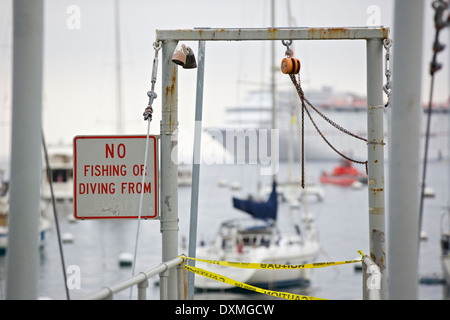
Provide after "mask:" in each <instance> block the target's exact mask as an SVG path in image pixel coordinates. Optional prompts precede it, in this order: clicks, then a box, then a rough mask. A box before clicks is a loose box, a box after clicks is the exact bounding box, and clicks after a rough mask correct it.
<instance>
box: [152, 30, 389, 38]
mask: <svg viewBox="0 0 450 320" xmlns="http://www.w3.org/2000/svg"><path fill="white" fill-rule="evenodd" d="M388 36H389V28H384V27H351V28H241V29H237V28H231V29H228V28H227V29H217V28H216V29H214V28H199V29H177V30H156V41H177V40H185V41H251V40H286V39H290V40H368V39H387V38H388Z"/></svg>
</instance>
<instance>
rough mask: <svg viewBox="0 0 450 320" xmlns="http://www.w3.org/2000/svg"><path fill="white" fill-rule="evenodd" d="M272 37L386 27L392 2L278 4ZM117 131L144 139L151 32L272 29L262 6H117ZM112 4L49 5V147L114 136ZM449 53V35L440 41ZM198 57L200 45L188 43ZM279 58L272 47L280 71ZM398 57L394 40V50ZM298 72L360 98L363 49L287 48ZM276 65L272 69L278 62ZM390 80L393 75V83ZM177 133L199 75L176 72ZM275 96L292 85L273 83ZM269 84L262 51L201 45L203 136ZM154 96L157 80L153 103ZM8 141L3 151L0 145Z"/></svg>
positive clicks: (188, 117) (441, 94)
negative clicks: (120, 124)
mask: <svg viewBox="0 0 450 320" xmlns="http://www.w3.org/2000/svg"><path fill="white" fill-rule="evenodd" d="M11 3H12V0H0V97H1V100H0V124H1V126H0V132H1V133H0V136H1V138H0V143H1V146H0V153H5V152H6V153H7V152H9V148H10V145H9V137H8V134H9V131H10V126H9V124H8V122H9V119H10V116H11V113H10V104H11V87H10V86H11V81H10V80H11V55H12V52H11V43H12V36H11V35H12V12H11ZM275 3H276V7H275V12H276V22H275V24H276V26H277V27H287V26H294V27H349V26H367V25H370V24H373V23H376V24H379V25H384V26H386V27H391V35H392V34H393V29H392V27H393V17H394V1H391V0H342V1H333V0H291V1H290V7H291V11H290V19H289V14H288V9H287V8H288V5H287V4H288V1H286V0H276V1H275ZM424 14H425V19H424V31H425V33H424V42H423V43H424V46H423V57H424V61H423V66H422V69H423V70H424V71H423V80H422V83H423V90H422V98H423V101H425V100H426V99H427V97H428V90H429V76H428V72H427V70H428V66H429V63H430V61H431V52H432V51H431V46H432V41H433V37H434V29H433V11H432V9H431V1H430V0H428V1H425V7H424ZM120 20H121V23H120V28H121V44H122V45H121V56H122V59H121V60H122V61H121V62H122V83H123V108H124V127H125V130H124V131H125V132H124V133H127V134H141V133H145V132H146V123H145V122H144V121H143V119H142V112H143V111H144V109H145V107H146V105H147V102H148V98H147V95H146V92H147V91H148V90H149V89H150V75H151V68H152V60H153V55H154V51H153V48H152V43H153V41H154V40H155V30H156V29H180V28H194V27H213V28H215V27H218V28H240V27H242V28H248V27H262V28H266V27H269V26H270V24H271V22H270V1H269V0H245V1H242V0H226V1H224V0H222V1H220V0H191V1H181V0H169V1H159V0H158V1H157V0H153V1H152V0H126V1H125V0H120ZM114 25H115V20H114V0H46V1H45V54H44V55H45V61H44V70H45V77H44V101H43V102H44V105H43V112H44V116H43V119H44V120H43V121H44V124H43V125H44V132H45V134H46V139H47V141H48V142H49V143H50V144H54V143H57V142H64V143H71V140H72V138H73V137H74V136H75V135H87V134H105V135H107V134H115V133H116V131H115V120H116V119H115V97H116V95H115V47H114V45H115V42H114ZM441 37H442V38H441V41H442V42H445V43H448V38H449V37H448V31H447V30H446V31H444V32H442V34H441ZM187 44H188V45H190V46H191V47H192V49H194V51H195V52H197V43H187ZM284 50H285V48H284V47H283V46H282V44H281V42H277V43H276V51H277V56H279V61H281V59H282V58H283V56H284ZM393 50H395V39H394V47H393ZM449 50H450V49H449V47H447V48H446V50H445V51H444V52H443V53H441V54H440V55H439V61H440V62H442V63H443V64H444V68H443V69H442V70H441V71H440V72H439V73H438V74H437V79H436V86H435V98H436V100H437V101H445V100H446V99H447V97H448V95H449V91H448V88H449V80H448V79H449V76H448V69H449V67H448V65H449V64H450V59H449V58H448V57H449V55H448V51H449ZM294 51H295V56H297V57H298V58H299V59H300V60H301V63H302V71H301V76H302V79H303V81H304V88H305V89H306V90H307V89H312V88H321V87H322V86H325V85H326V86H332V87H333V88H334V90H336V91H352V92H355V93H360V94H365V91H366V64H365V61H366V58H365V57H366V56H365V42H364V41H307V42H299V41H297V42H294ZM277 65H278V60H277ZM393 76H394V77H395V75H393ZM179 77H180V79H179V121H180V130H185V131H192V128H193V123H194V108H195V80H196V70H184V69H180V71H179ZM278 80H279V81H280V84H279V86H280V87H283V88H286V87H287V86H288V85H289V81H286V80H287V79H286V77H283V75H282V74H281V72H280V74H279V75H278ZM269 82H270V45H269V42H214V43H212V42H209V43H207V44H206V70H205V87H204V89H205V93H204V94H205V95H204V113H203V114H204V126H205V127H206V126H208V127H211V126H217V125H220V123H221V122H222V121H223V117H224V108H225V107H226V106H228V105H233V104H236V103H237V102H238V101H239V100H241V99H242V98H243V96H244V95H245V93H246V92H247V91H248V90H254V89H259V88H261V87H262V86H264V85H268V84H269ZM160 91H161V70H159V73H158V83H157V93H158V94H160ZM160 106H161V99H160V97H158V98H157V99H156V101H155V105H154V109H155V114H154V120H153V122H152V129H151V132H152V133H154V134H158V133H159V122H160ZM5 140H6V141H5Z"/></svg>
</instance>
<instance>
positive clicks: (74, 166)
mask: <svg viewBox="0 0 450 320" xmlns="http://www.w3.org/2000/svg"><path fill="white" fill-rule="evenodd" d="M148 137H149V139H153V140H154V146H155V150H154V164H155V168H154V169H155V181H154V183H155V214H154V215H152V216H141V219H152V220H156V219H158V218H159V215H158V187H159V185H158V161H157V160H158V152H157V151H158V138H159V136H156V135H149V136H148ZM145 138H147V136H146V135H121V136H115V135H112V136H108V135H106V136H101V135H92V136H76V137H74V138H73V188H74V192H73V193H74V196H73V206H74V212H73V216H74V218H75V219H77V220H95V219H138V218H139V216H138V215H136V216H110V217H104V216H101V217H100V216H91V217H78V216H77V197H76V196H77V193H76V185H77V166H76V163H77V162H76V159H77V143H76V142H77V140H82V139H145Z"/></svg>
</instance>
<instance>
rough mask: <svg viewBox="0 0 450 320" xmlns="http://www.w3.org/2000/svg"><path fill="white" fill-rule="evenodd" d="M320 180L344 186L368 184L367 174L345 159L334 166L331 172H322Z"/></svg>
mask: <svg viewBox="0 0 450 320" xmlns="http://www.w3.org/2000/svg"><path fill="white" fill-rule="evenodd" d="M319 180H320V182H321V183H323V184H334V185H338V186H343V187H349V186H355V184H357V185H358V186H359V185H361V184H367V175H366V174H365V173H362V172H360V171H358V169H356V168H355V167H353V166H352V163H351V162H350V161H349V160H347V159H345V160H343V161H342V162H341V164H339V165H338V166H336V167H334V169H333V171H332V172H331V173H327V172H322V175H321V176H320V179H319Z"/></svg>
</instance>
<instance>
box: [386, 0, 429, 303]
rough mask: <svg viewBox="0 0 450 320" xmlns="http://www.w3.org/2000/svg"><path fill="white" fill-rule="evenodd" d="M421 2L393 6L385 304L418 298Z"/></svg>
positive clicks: (414, 0)
mask: <svg viewBox="0 0 450 320" xmlns="http://www.w3.org/2000/svg"><path fill="white" fill-rule="evenodd" d="M423 11H424V6H423V0H397V1H396V2H395V19H394V36H393V40H394V46H393V64H392V65H393V71H392V75H393V77H392V79H393V84H392V111H391V112H392V113H391V122H392V126H391V127H392V128H391V132H390V137H389V139H390V144H391V146H392V148H390V149H389V151H390V152H389V188H390V190H391V192H390V197H389V204H388V208H389V215H388V217H389V223H388V225H389V230H388V238H389V248H388V256H389V260H388V270H389V275H388V277H389V289H388V290H389V299H408V300H410V299H417V295H418V244H419V234H418V230H419V199H420V198H419V196H420V194H419V187H420V186H419V182H420V178H419V172H420V170H419V169H420V150H421V148H420V144H419V142H420V140H421V139H420V132H421V121H420V120H421V117H422V112H423V111H422V106H421V95H420V91H421V68H422V24H423Z"/></svg>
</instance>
